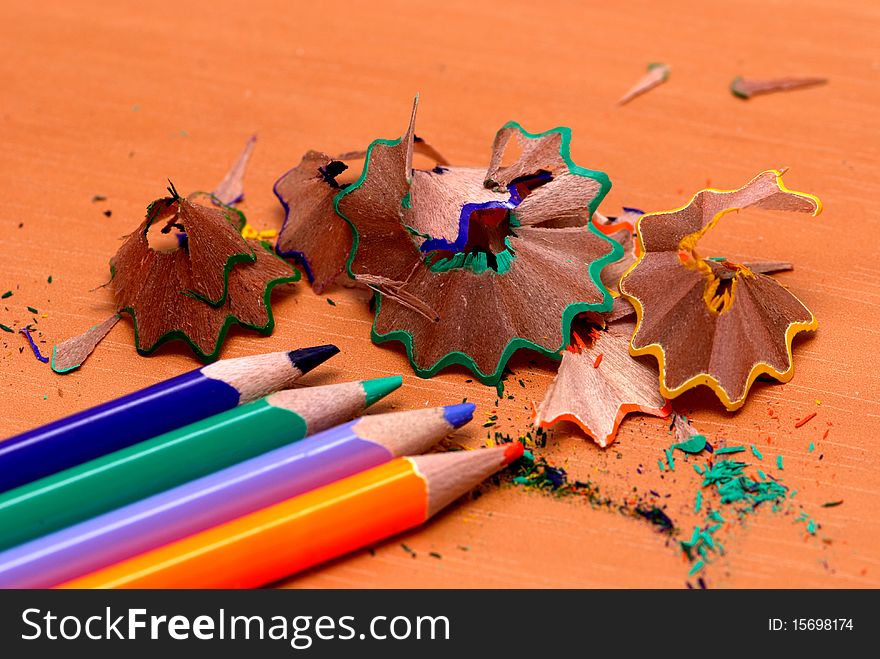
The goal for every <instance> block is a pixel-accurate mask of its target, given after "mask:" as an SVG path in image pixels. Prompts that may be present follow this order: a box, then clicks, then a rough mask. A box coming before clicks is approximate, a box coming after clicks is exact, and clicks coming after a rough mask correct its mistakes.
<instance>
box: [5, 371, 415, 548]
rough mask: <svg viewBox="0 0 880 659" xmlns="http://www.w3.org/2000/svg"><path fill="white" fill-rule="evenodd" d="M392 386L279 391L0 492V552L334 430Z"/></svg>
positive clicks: (391, 382)
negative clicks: (295, 442)
mask: <svg viewBox="0 0 880 659" xmlns="http://www.w3.org/2000/svg"><path fill="white" fill-rule="evenodd" d="M400 385H401V378H400V377H390V378H379V379H376V380H365V381H362V382H348V383H345V384H334V385H326V386H322V387H304V388H300V389H289V390H287V391H279V392H277V393H274V394H271V395H269V396H267V397H266V398H262V399H260V400H257V401H254V402H253V403H248V404H246V405H241V406H239V407H237V408H234V409H231V410H229V411H227V412H222V413H220V414H217V415H214V416H212V417H209V418H207V419H204V420H202V421H199V422H197V423H192V424H190V425H188V426H184V427H183V428H179V429H177V430H174V431H172V432H167V433H165V434H163V435H159V436H158V437H154V438H153V439H149V440H147V441H144V442H140V443H139V444H135V445H133V446H129V447H128V448H125V449H122V450H120V451H116V452H114V453H109V454H107V455H105V456H102V457H100V458H97V459H95V460H91V461H89V462H85V463H83V464H81V465H77V466H76V467H72V468H70V469H66V470H64V471H61V472H58V473H56V474H52V475H51V476H47V477H46V478H41V479H40V480H37V481H34V482H32V483H28V484H27V485H23V486H21V487H18V488H15V489H14V490H9V491H8V492H4V493H3V494H2V495H0V548H2V549H5V548H7V547H11V546H13V545H16V544H19V543H22V542H26V541H28V540H32V539H34V538H36V537H39V536H41V535H45V534H46V533H51V532H53V531H57V530H58V529H61V528H64V527H66V526H70V525H71V524H76V523H77V522H81V521H83V520H85V519H89V518H90V517H94V516H95V515H100V514H101V513H105V512H107V511H109V510H113V509H115V508H118V507H120V506H124V505H126V504H129V503H132V502H134V501H138V500H140V499H143V498H145V497H148V496H150V495H153V494H156V493H157V492H161V491H164V490H167V489H169V488H171V487H175V486H177V485H180V484H182V483H186V482H188V481H191V480H193V479H196V478H200V477H201V476H205V475H206V474H209V473H212V472H214V471H217V470H219V469H223V468H225V467H228V466H230V465H233V464H236V463H238V462H241V461H243V460H247V459H249V458H252V457H255V456H257V455H260V454H262V453H265V452H266V451H270V450H272V449H276V448H278V447H280V446H284V445H285V444H289V443H291V442H293V441H297V440H299V439H302V438H303V437H305V436H307V435H311V434H313V433H315V432H318V431H320V430H325V429H327V428H330V427H332V426H335V425H337V424H339V423H342V422H344V421H347V420H348V419H351V418H352V417H354V416H357V415H358V414H359V413H360V412H362V411H363V410H364V408H366V407H368V406H369V405H372V404H373V403H374V402H376V401H377V400H379V399H381V398H383V397H384V396H386V395H387V394H389V393H390V392H392V391H394V390H395V389H397V388H398V387H399V386H400Z"/></svg>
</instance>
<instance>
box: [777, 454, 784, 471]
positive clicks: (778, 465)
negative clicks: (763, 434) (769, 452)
mask: <svg viewBox="0 0 880 659" xmlns="http://www.w3.org/2000/svg"><path fill="white" fill-rule="evenodd" d="M776 468H777V469H779V470H782V469H783V466H782V456H781V455H777V456H776Z"/></svg>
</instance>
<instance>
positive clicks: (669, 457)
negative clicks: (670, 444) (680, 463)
mask: <svg viewBox="0 0 880 659" xmlns="http://www.w3.org/2000/svg"><path fill="white" fill-rule="evenodd" d="M665 451H666V464H667V465H669V471H675V458H674V457H673V456H672V449H665Z"/></svg>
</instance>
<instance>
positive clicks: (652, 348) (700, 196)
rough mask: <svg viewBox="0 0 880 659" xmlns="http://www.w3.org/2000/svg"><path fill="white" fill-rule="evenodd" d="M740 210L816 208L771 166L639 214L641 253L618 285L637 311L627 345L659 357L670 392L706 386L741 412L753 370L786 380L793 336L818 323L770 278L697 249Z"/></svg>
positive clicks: (667, 393)
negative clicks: (676, 204)
mask: <svg viewBox="0 0 880 659" xmlns="http://www.w3.org/2000/svg"><path fill="white" fill-rule="evenodd" d="M746 207H756V208H764V209H768V210H789V211H798V212H808V213H811V214H813V215H816V214H818V213H819V211H820V210H821V205H820V203H819V200H818V199H817V198H816V197H814V196H812V195H809V194H804V193H801V192H793V191H791V190H788V189H787V188H785V186H784V185H783V183H782V172H779V171H775V170H773V171H767V172H763V173H762V174H759V175H758V176H757V177H755V178H754V179H753V180H752V181H750V182H749V183H748V184H746V185H745V186H743V187H742V188H740V189H738V190H728V191H720V190H703V191H701V192H699V193H697V194H696V195H695V196H694V198H693V199H692V200H691V201H690V203H689V204H688V205H687V206H684V207H682V208H680V209H678V210H674V211H669V212H665V213H650V214H648V215H644V216H642V218H641V219H640V220H639V223H638V227H637V234H638V239H639V242H640V244H641V246H642V249H643V252H644V253H643V254H642V255H641V256H640V257H639V259H638V261H637V262H636V263H635V265H634V266H633V267H632V268H631V269H630V270H629V271H628V272H627V273H626V274H625V275H624V277H623V279H621V282H620V290H621V293H623V294H624V295H625V296H626V297H627V298H628V299H629V300H630V301H631V302H632V303H633V306H635V307H636V311H637V315H638V323H637V326H636V331H635V333H634V335H633V338H632V342H631V344H630V352H631V353H632V354H633V355H653V356H654V357H655V358H656V359H657V362H658V364H659V368H660V392H661V393H662V394H663V395H664V396H665V397H667V398H675V397H676V396H678V395H679V394H681V393H682V392H684V391H686V390H688V389H691V388H693V387H696V386H698V385H706V386H708V387H710V388H711V389H712V390H713V391H714V392H715V393H716V395H717V396H718V398H719V399H720V400H721V401H722V402H723V403H724V405H725V407H727V409H728V410H735V409H738V408H739V407H741V406H742V405H743V403H744V402H745V399H746V395H747V393H748V391H749V388H750V387H751V386H752V383H753V382H754V381H755V379H756V378H757V377H758V376H759V375H762V374H767V375H770V376H771V377H773V378H775V379H777V380H780V381H782V382H787V381H788V380H789V379H791V376H792V375H793V368H792V355H791V342H792V339H793V338H794V336H795V334H797V333H798V332H801V331H804V330H815V329H816V327H817V322H816V319H815V317H814V316H813V314H812V313H811V312H810V311H809V310H808V309H807V308H806V307H805V306H804V305H803V304H802V303H801V301H800V300H798V299H797V298H796V297H795V296H794V295H792V294H791V293H790V292H789V291H788V290H787V289H785V288H784V287H783V286H782V285H780V284H779V283H777V282H776V281H775V280H774V279H772V278H770V277H767V276H766V275H763V274H759V273H755V272H753V271H751V270H750V269H749V268H748V267H746V266H745V265H742V264H737V263H733V262H731V261H728V260H727V259H722V260H716V259H704V258H702V257H701V256H699V254H698V253H697V243H698V241H699V239H700V238H701V237H702V236H703V235H704V234H705V233H706V232H707V231H709V230H710V229H711V228H712V227H714V226H715V224H716V223H717V222H718V220H719V219H720V218H721V217H722V216H723V215H725V214H727V213H729V212H731V211H734V210H737V209H740V208H746ZM682 319H687V320H686V322H685V321H683V320H682Z"/></svg>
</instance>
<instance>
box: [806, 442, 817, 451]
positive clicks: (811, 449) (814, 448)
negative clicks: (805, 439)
mask: <svg viewBox="0 0 880 659" xmlns="http://www.w3.org/2000/svg"><path fill="white" fill-rule="evenodd" d="M807 450H808V451H809V452H810V453H812V452H813V451H815V450H816V445H815V444H814V443H813V442H810V445H809V446H808V447H807Z"/></svg>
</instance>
